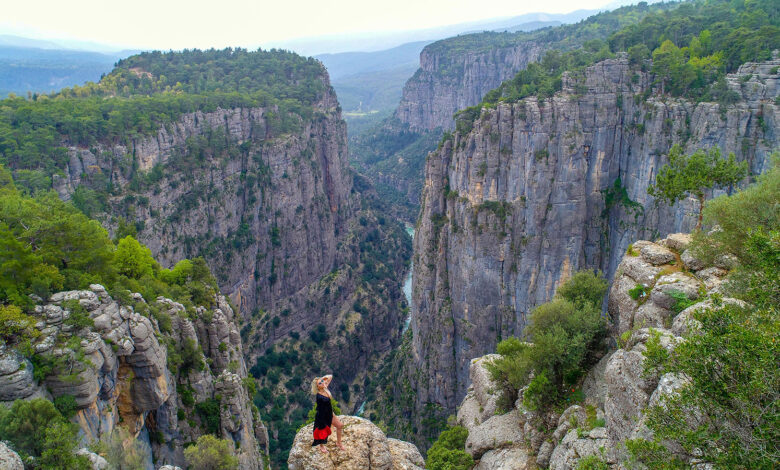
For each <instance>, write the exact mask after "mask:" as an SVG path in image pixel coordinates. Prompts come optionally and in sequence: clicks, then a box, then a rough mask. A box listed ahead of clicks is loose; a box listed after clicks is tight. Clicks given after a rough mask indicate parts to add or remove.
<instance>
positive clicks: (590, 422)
mask: <svg viewBox="0 0 780 470" xmlns="http://www.w3.org/2000/svg"><path fill="white" fill-rule="evenodd" d="M688 241H689V239H688V236H687V235H684V234H674V235H670V236H668V237H667V238H665V239H663V240H660V241H658V242H657V243H652V242H649V241H638V242H636V243H634V244H633V248H634V250H635V251H634V250H632V252H631V253H629V254H626V255H624V256H623V257H622V260H621V262H620V264H619V267H618V268H617V273H616V277H617V278H618V279H619V280H620V281H616V282H615V283H613V285H612V287H611V289H610V292H609V298H608V299H609V300H608V304H609V310H610V313H611V315H610V316H611V320H612V326H613V330H612V331H613V334H614V339H615V340H616V341H617V343H618V349H617V350H615V351H612V352H610V353H608V354H607V355H605V356H604V357H603V358H602V359H601V360H600V361H599V363H598V364H596V365H595V366H594V367H593V368H592V369H591V370H590V371H589V372H588V374H587V376H586V377H585V379H584V381H583V383H582V390H583V392H584V394H585V401H584V403H581V404H576V405H572V406H570V407H569V408H567V409H566V410H565V411H563V412H562V413H561V414H557V413H555V412H549V413H539V412H532V411H529V410H527V409H525V407H524V406H523V403H522V398H521V399H518V401H517V403H515V409H513V410H511V411H510V412H509V413H505V414H495V413H496V411H495V410H496V406H495V403H496V400H497V396H495V395H494V391H495V389H496V388H497V387H496V385H495V384H494V383H492V382H491V380H490V376H489V374H488V372H487V370H486V369H485V364H486V362H488V361H490V360H492V359H494V358H495V357H497V356H495V355H488V356H484V357H481V358H478V359H475V360H472V361H471V364H470V379H471V385H470V386H469V388H468V392H467V394H466V397H465V398H464V399H463V402H462V403H461V405H460V407H459V409H458V415H457V421H458V424H460V425H462V426H464V427H466V428H467V429H468V431H469V437H468V440H467V441H466V449H465V450H466V451H467V452H469V453H470V454H471V455H472V456H473V457H474V458H475V459H476V460H478V464H477V466H476V467H475V469H479V470H487V469H491V470H499V469H506V470H509V469H513V470H523V469H529V470H530V469H534V468H540V467H541V468H549V469H550V470H573V469H575V468H577V466H578V464H579V462H580V461H581V460H582V459H584V458H586V457H589V456H593V457H594V458H597V459H598V460H601V461H602V462H604V463H605V464H607V466H608V467H609V468H613V469H619V468H627V466H626V465H627V461H626V460H627V457H628V454H627V451H626V448H625V441H626V440H628V439H634V438H640V437H641V438H650V437H651V436H652V433H651V431H650V430H649V429H648V428H647V426H646V425H645V423H644V416H643V411H644V409H645V408H647V407H648V406H653V405H655V404H658V403H659V400H661V399H662V397H663V396H664V395H667V394H671V393H674V392H675V390H678V389H679V388H680V387H682V386H684V384H685V382H684V381H683V380H681V379H680V378H679V377H676V376H675V375H673V374H665V375H663V376H660V377H659V376H657V375H653V374H649V375H648V374H645V373H644V367H643V363H644V359H645V356H644V352H645V351H646V349H647V346H646V343H647V341H648V340H649V339H650V338H651V337H652V336H654V335H657V337H658V339H659V341H660V344H661V345H662V346H663V347H664V348H666V349H667V350H672V349H673V348H674V347H675V346H676V345H677V344H679V343H680V342H681V341H683V340H684V337H685V336H686V335H688V334H691V333H692V332H694V331H695V329H696V328H697V322H696V320H694V319H693V318H692V314H693V313H694V312H695V311H696V310H698V309H702V308H707V307H712V300H711V299H710V296H711V295H712V294H715V293H718V294H721V289H720V286H721V283H722V282H723V280H724V278H725V277H726V276H727V274H728V269H729V267H730V265H729V263H728V260H719V261H718V262H716V265H715V266H705V265H704V264H703V263H701V261H699V260H697V259H695V258H694V257H693V256H691V254H690V252H688V251H686V246H687V244H688ZM681 268H684V269H681ZM637 285H643V286H644V287H645V292H646V293H645V295H643V296H640V297H639V298H638V299H637V300H633V298H632V297H631V296H630V294H629V290H631V289H634V287H635V286H637ZM675 290H676V291H679V292H684V293H686V295H687V296H688V298H689V300H691V301H693V302H694V304H693V305H691V306H690V307H688V308H686V309H685V310H683V311H681V312H680V313H678V314H675V313H674V311H673V310H672V305H673V303H674V299H673V297H671V296H670V295H669V292H671V291H675ZM627 299H630V301H629V300H627ZM722 301H723V302H726V303H729V302H736V303H739V302H740V301H738V300H736V299H730V298H727V297H726V298H722ZM650 312H652V313H650ZM521 396H522V394H521Z"/></svg>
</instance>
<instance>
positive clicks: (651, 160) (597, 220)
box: [408, 56, 780, 416]
mask: <svg viewBox="0 0 780 470" xmlns="http://www.w3.org/2000/svg"><path fill="white" fill-rule="evenodd" d="M778 65H780V60H777V59H774V60H771V61H768V62H765V63H760V64H745V65H743V66H742V67H741V68H740V69H739V71H738V72H737V73H735V74H732V75H729V76H728V85H729V87H730V88H731V89H732V90H733V91H734V92H736V93H737V94H738V96H739V98H740V99H739V101H738V102H737V103H736V104H734V105H731V106H728V107H726V106H720V105H719V104H717V103H709V102H701V103H693V102H690V101H686V100H682V99H674V98H671V97H668V96H663V95H660V94H658V93H656V90H654V89H653V88H652V85H651V83H652V80H653V77H652V76H650V75H649V74H646V73H643V72H641V71H640V70H636V69H634V68H632V67H631V66H630V65H629V62H628V60H627V58H626V57H625V56H619V57H618V58H617V59H612V60H605V61H603V62H600V63H598V64H596V65H594V66H592V67H590V68H588V69H587V70H586V71H585V72H584V73H583V74H581V75H576V76H575V75H573V74H567V75H565V76H564V78H563V89H562V91H561V92H559V93H557V94H556V95H555V96H554V97H552V98H550V99H545V100H539V99H537V98H535V97H532V98H526V99H524V100H521V101H520V102H517V103H513V104H506V103H502V104H499V105H498V106H497V107H496V108H495V109H483V110H482V115H481V117H480V118H479V119H477V120H476V122H475V123H474V126H473V130H472V131H471V132H469V133H468V134H466V135H461V134H458V133H455V134H454V136H453V137H452V139H449V140H446V141H444V142H443V144H442V146H441V148H440V149H439V150H438V151H437V152H435V153H432V154H431V155H430V156H429V157H428V161H427V164H426V180H425V187H424V192H423V201H422V206H423V208H422V211H421V215H420V218H419V221H418V224H419V226H418V232H417V235H416V236H415V240H414V246H415V251H414V252H415V255H414V289H413V311H412V322H411V326H412V331H413V335H414V341H413V348H412V352H411V358H410V360H409V363H410V366H409V370H410V372H409V374H408V376H409V378H410V380H411V381H412V382H413V384H414V385H415V387H416V391H417V393H416V400H417V409H418V410H419V409H422V407H424V406H425V405H426V404H436V405H438V406H440V407H442V409H443V413H442V415H443V416H446V414H447V413H448V412H450V411H451V410H453V409H454V408H455V406H456V405H457V404H458V403H459V402H460V400H461V399H462V398H463V396H464V395H465V394H466V389H467V387H468V384H469V380H468V364H469V361H470V360H471V358H472V357H478V356H480V355H482V354H485V353H487V352H491V351H494V350H495V346H496V344H497V342H498V341H499V340H500V339H501V338H506V337H508V336H510V335H519V334H520V333H521V332H522V330H523V328H524V326H525V323H526V316H527V315H528V313H529V312H530V310H531V309H532V308H533V307H534V306H535V305H538V304H540V303H543V302H545V301H548V300H549V299H550V298H551V296H552V295H553V293H554V292H555V288H556V286H557V285H559V284H560V283H561V282H562V281H563V280H565V279H566V278H568V277H569V276H570V275H571V274H572V273H574V272H576V271H577V270H581V269H585V268H591V269H594V268H595V269H601V270H602V271H604V272H605V273H606V274H607V275H608V276H609V277H610V278H612V277H613V275H614V273H615V271H616V269H617V267H618V264H619V263H620V261H621V257H622V254H623V253H625V250H626V248H627V246H628V244H629V243H630V242H631V241H633V240H636V239H638V238H655V237H657V236H658V234H659V233H670V232H679V231H687V230H689V229H691V228H692V227H693V225H694V223H695V217H694V216H693V215H692V214H693V213H695V209H696V203H695V201H692V200H686V201H683V202H681V203H679V204H677V205H675V206H674V207H671V208H669V207H667V206H666V205H664V204H657V203H656V201H654V200H653V199H652V198H651V197H650V196H649V195H648V194H647V192H646V188H647V187H648V185H649V184H650V183H652V182H653V181H654V178H655V175H656V173H657V171H658V168H659V167H661V166H662V165H663V164H664V163H665V162H666V154H667V152H668V150H669V148H670V147H671V146H672V145H673V144H680V145H682V146H683V148H684V149H685V151H687V152H692V151H693V150H695V149H697V148H701V147H705V148H706V147H714V146H718V147H720V148H721V150H722V151H723V152H724V153H725V154H727V153H729V152H734V153H735V154H736V156H737V159H739V160H745V161H747V162H748V163H749V167H750V171H751V172H752V173H760V172H762V171H763V170H765V169H766V168H768V166H769V164H770V162H769V155H770V153H771V151H772V149H773V148H775V147H776V146H777V143H778V136H779V135H780V120H779V119H778V101H777V96H778V91H779V89H778V83H779V81H778V78H779V77H778V73H777V66H778ZM645 98H646V99H645ZM619 278H620V277H619V276H618V281H617V282H620V280H619ZM648 315H649V313H648Z"/></svg>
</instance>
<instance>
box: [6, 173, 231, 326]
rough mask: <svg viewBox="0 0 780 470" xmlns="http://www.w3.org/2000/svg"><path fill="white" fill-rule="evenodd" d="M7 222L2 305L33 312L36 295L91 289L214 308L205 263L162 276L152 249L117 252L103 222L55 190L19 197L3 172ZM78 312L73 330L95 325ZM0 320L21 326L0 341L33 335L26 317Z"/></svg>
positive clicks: (183, 265) (9, 313)
mask: <svg viewBox="0 0 780 470" xmlns="http://www.w3.org/2000/svg"><path fill="white" fill-rule="evenodd" d="M0 220H2V221H3V222H2V223H0V303H6V304H12V305H17V306H18V307H21V308H22V309H25V308H28V307H30V306H31V305H32V300H31V299H30V297H29V295H31V294H35V295H38V296H39V297H42V298H48V296H49V295H51V293H53V292H55V291H56V290H60V289H80V288H86V287H88V286H89V284H92V283H100V284H103V285H104V286H105V287H106V288H108V289H109V290H110V291H111V292H112V293H116V295H115V297H117V299H118V300H121V299H122V298H124V297H126V295H124V294H122V293H121V291H122V290H123V289H126V290H130V291H132V292H140V293H141V294H142V295H143V296H144V297H145V298H150V299H154V298H157V297H158V296H160V295H162V296H165V297H168V298H171V299H174V300H176V301H178V302H181V303H183V304H184V305H185V306H190V307H192V306H194V305H195V304H198V305H206V306H210V305H211V304H212V303H213V302H214V298H215V295H216V292H217V284H216V280H215V279H214V278H213V277H212V276H211V273H210V272H209V269H208V266H206V263H205V261H204V260H203V259H202V258H197V259H194V260H191V261H190V260H185V261H181V262H179V263H178V264H177V265H176V266H175V267H174V268H173V269H171V270H167V269H162V268H160V266H159V264H157V262H156V261H155V260H154V259H153V258H152V256H151V252H150V251H149V249H148V248H146V247H144V246H143V245H141V244H140V243H138V242H137V241H136V240H135V239H133V238H132V237H130V236H127V237H125V238H123V239H121V240H119V243H118V246H115V245H114V243H113V242H112V241H111V239H110V238H109V237H108V233H107V232H106V231H105V229H103V228H102V227H101V226H100V224H99V223H98V222H96V221H94V220H90V219H89V218H87V217H86V216H85V215H84V214H83V213H81V212H80V211H79V210H77V209H76V208H75V207H73V206H72V205H71V204H69V203H66V202H63V201H61V200H60V199H59V198H58V197H57V195H56V194H55V193H54V192H53V191H50V192H40V193H38V194H36V195H35V196H27V195H24V194H22V193H20V192H19V191H18V190H17V189H16V187H15V186H14V182H13V180H12V178H11V177H10V175H9V172H8V171H7V170H5V169H4V168H2V167H0ZM125 301H126V302H127V303H130V302H131V300H129V299H125ZM73 310H74V312H75V316H74V317H73V318H71V319H70V320H69V321H71V322H72V323H73V326H77V327H80V326H88V321H89V317H88V316H86V313H85V312H81V311H80V310H79V309H78V307H77V306H75V305H74V306H73ZM79 312H81V313H83V315H79ZM0 315H2V317H3V318H5V319H6V320H8V319H9V318H11V317H13V318H15V319H16V320H15V321H3V322H2V325H0V334H4V332H7V333H8V334H9V335H12V336H13V335H15V334H18V333H19V332H20V331H22V330H25V331H28V332H29V333H30V334H33V332H32V331H30V327H31V323H29V319H26V318H25V317H24V316H21V315H23V314H22V313H21V312H18V311H16V310H14V309H12V308H11V307H8V306H4V307H2V310H1V311H0ZM76 322H80V323H78V324H76Z"/></svg>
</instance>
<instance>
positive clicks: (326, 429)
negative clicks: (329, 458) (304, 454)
mask: <svg viewBox="0 0 780 470" xmlns="http://www.w3.org/2000/svg"><path fill="white" fill-rule="evenodd" d="M331 380H333V376H332V375H326V376H324V377H318V378H316V379H314V380H313V381H312V383H311V393H313V394H315V395H316V397H317V413H316V414H315V415H314V443H313V444H312V446H320V452H322V453H323V454H327V453H328V449H327V448H326V447H325V444H327V443H328V436H330V425H331V424H333V426H335V427H336V445H337V446H338V448H339V449H341V450H344V446H343V445H341V428H342V426H343V425H342V424H341V421H340V420H339V418H338V417H337V416H336V415H335V414H333V407H332V406H331V404H330V400H331V398H333V395H331V393H330V390H328V385H330V381H331Z"/></svg>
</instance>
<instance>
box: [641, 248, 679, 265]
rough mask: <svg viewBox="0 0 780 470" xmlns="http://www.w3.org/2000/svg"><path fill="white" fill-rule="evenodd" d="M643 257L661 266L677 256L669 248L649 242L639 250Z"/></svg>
mask: <svg viewBox="0 0 780 470" xmlns="http://www.w3.org/2000/svg"><path fill="white" fill-rule="evenodd" d="M639 253H640V254H641V255H642V258H643V259H644V260H645V261H647V262H648V263H650V264H652V265H653V266H661V265H664V264H669V263H671V262H673V261H674V260H675V259H676V257H675V256H674V253H673V252H672V251H671V250H669V249H668V248H664V247H663V246H661V245H656V244H655V243H648V244H646V245H644V246H642V248H641V249H640V250H639Z"/></svg>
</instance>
